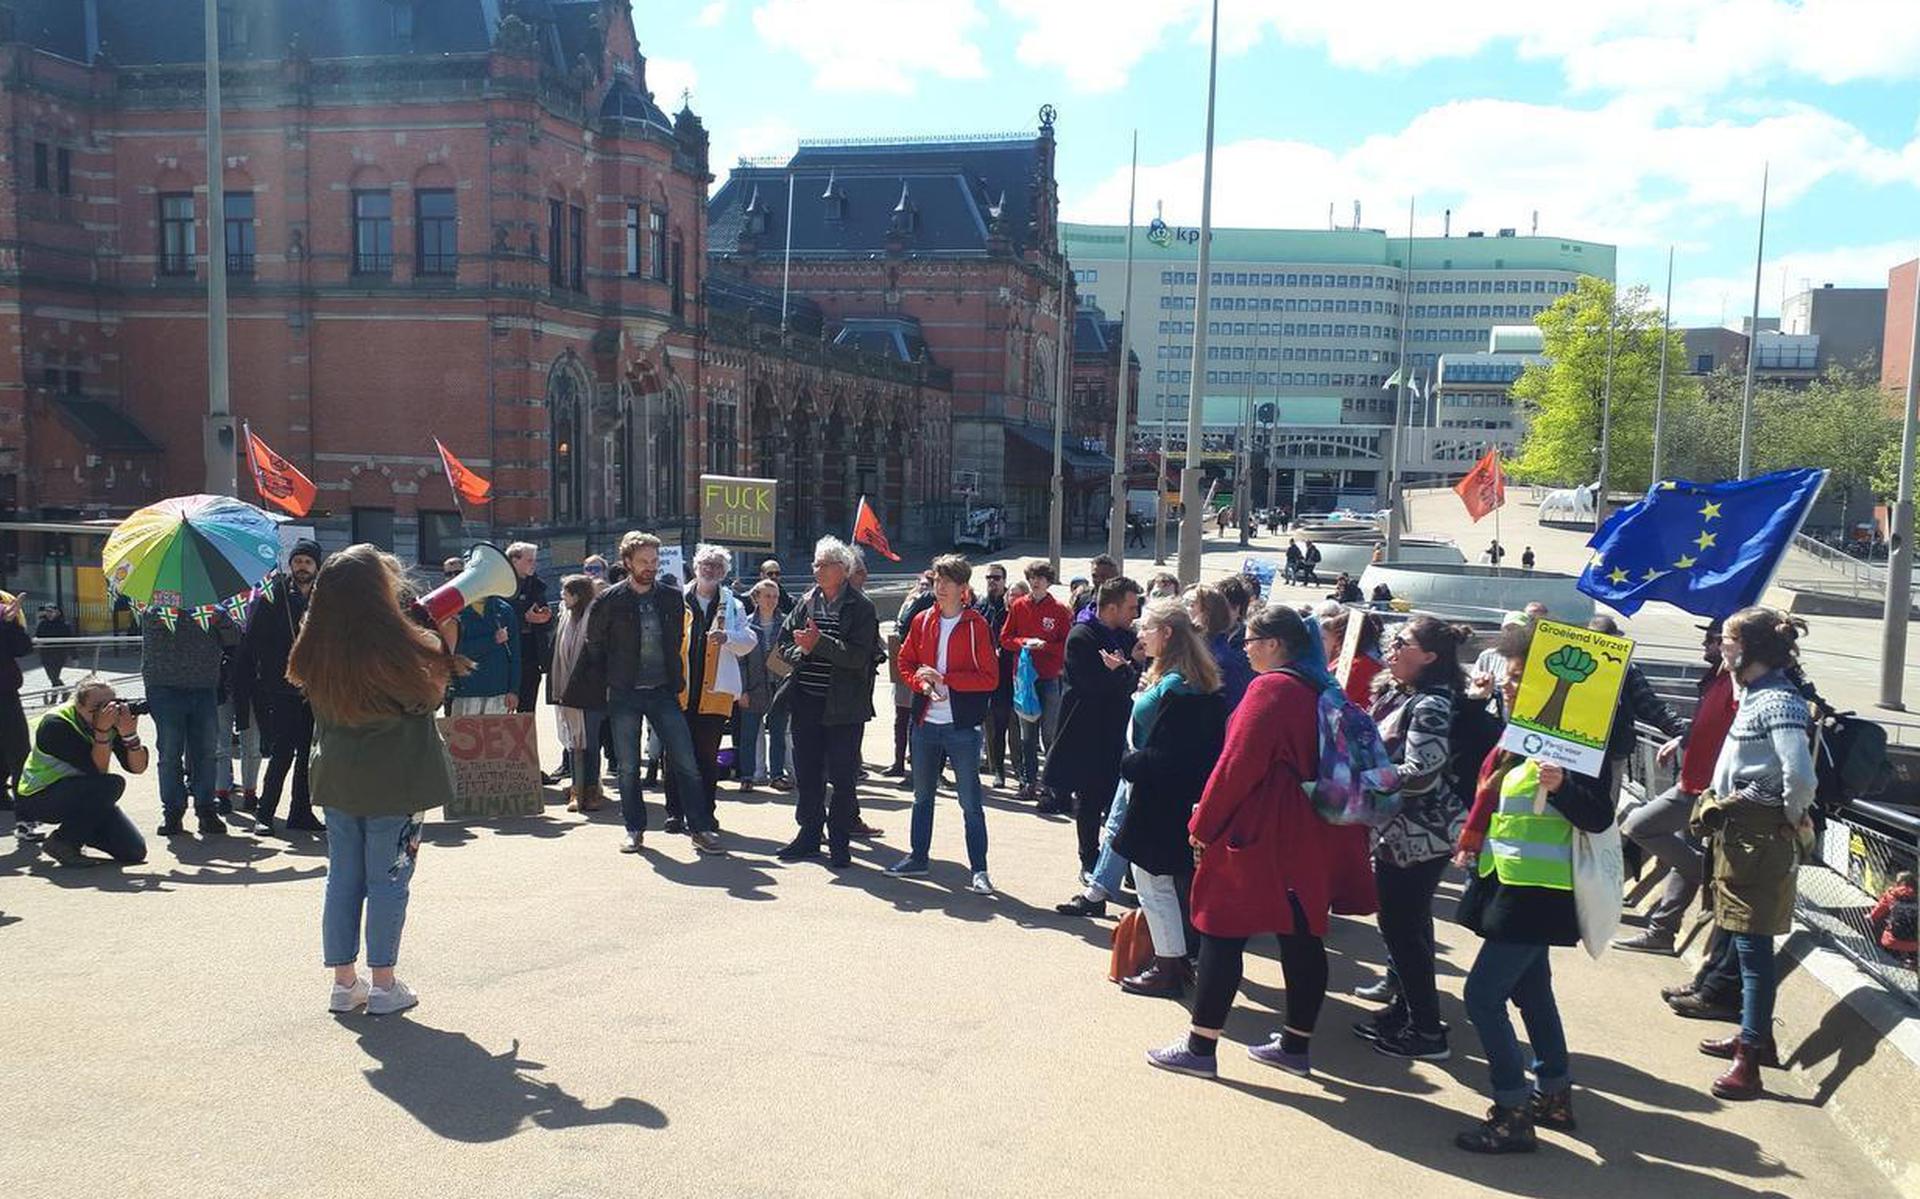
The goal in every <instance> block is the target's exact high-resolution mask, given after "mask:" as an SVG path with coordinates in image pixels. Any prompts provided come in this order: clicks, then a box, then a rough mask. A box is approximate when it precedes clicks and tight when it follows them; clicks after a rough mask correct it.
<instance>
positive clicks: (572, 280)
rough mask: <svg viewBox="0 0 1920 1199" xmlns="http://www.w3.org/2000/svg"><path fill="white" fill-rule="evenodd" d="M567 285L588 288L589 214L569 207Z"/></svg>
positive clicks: (575, 288) (581, 289) (582, 289)
mask: <svg viewBox="0 0 1920 1199" xmlns="http://www.w3.org/2000/svg"><path fill="white" fill-rule="evenodd" d="M567 285H568V286H569V287H571V288H573V290H575V291H585V290H587V214H586V213H584V212H582V211H581V210H580V209H578V208H569V209H567Z"/></svg>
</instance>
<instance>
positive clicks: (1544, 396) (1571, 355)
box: [1512, 275, 1699, 491]
mask: <svg viewBox="0 0 1920 1199" xmlns="http://www.w3.org/2000/svg"><path fill="white" fill-rule="evenodd" d="M1534 319H1535V322H1536V323H1537V324H1538V325H1539V326H1540V329H1541V331H1542V333H1543V334H1544V338H1545V343H1546V344H1545V347H1544V348H1545V352H1546V357H1547V362H1546V364H1545V365H1542V366H1530V367H1528V368H1527V370H1526V372H1525V373H1524V374H1522V375H1521V376H1520V378H1519V380H1518V381H1516V382H1515V383H1514V385H1513V395H1514V398H1515V399H1516V400H1517V401H1519V402H1520V404H1521V406H1522V408H1523V410H1524V411H1525V412H1526V413H1527V416H1528V420H1529V424H1528V428H1527V435H1526V439H1525V440H1524V441H1523V442H1522V443H1521V446H1520V455H1519V458H1518V459H1517V460H1516V461H1515V462H1514V463H1513V466H1512V473H1513V475H1514V477H1515V478H1518V479H1525V480H1528V481H1530V482H1535V483H1546V484H1552V485H1555V486H1574V485H1577V484H1582V483H1591V482H1593V481H1594V480H1595V479H1597V478H1598V477H1599V475H1600V417H1601V400H1602V396H1603V395H1604V393H1605V391H1606V378H1607V340H1608V329H1609V326H1610V325H1611V327H1612V331H1613V338H1614V353H1613V403H1612V414H1613V419H1612V439H1611V447H1610V449H1611V453H1610V467H1609V474H1608V488H1609V490H1617V491H1644V490H1646V488H1647V487H1648V485H1649V484H1650V483H1651V481H1652V479H1651V476H1652V469H1653V406H1654V397H1655V394H1656V393H1657V391H1658V389H1659V379H1660V352H1661V342H1660V310H1659V309H1658V308H1656V307H1654V306H1653V305H1652V304H1651V303H1649V301H1648V298H1647V289H1646V288H1644V287H1636V288H1632V289H1630V290H1628V291H1626V292H1625V293H1622V294H1618V295H1616V293H1615V290H1614V286H1613V284H1611V283H1609V282H1607V281H1606V280H1604V279H1597V278H1594V277H1593V276H1590V275H1587V276H1582V277H1581V279H1580V281H1579V283H1578V284H1577V285H1576V286H1575V288H1574V290H1573V291H1571V292H1568V293H1567V294H1566V295H1563V296H1561V297H1560V298H1559V299H1558V300H1555V301H1554V303H1553V306H1552V307H1550V308H1548V309H1547V310H1546V311H1545V312H1542V313H1541V314H1540V315H1539V316H1538V317H1536V318H1534ZM1666 353H1667V402H1668V406H1669V407H1668V416H1667V428H1668V429H1669V430H1671V429H1673V428H1674V427H1675V419H1676V415H1679V416H1681V417H1682V418H1684V415H1685V413H1687V412H1689V411H1691V410H1692V407H1693V404H1694V402H1695V400H1696V399H1697V396H1698V392H1699V386H1698V380H1696V379H1694V378H1692V377H1690V376H1688V375H1687V374H1686V373H1685V371H1686V344H1685V341H1684V340H1683V339H1682V338H1681V336H1680V334H1679V333H1678V332H1677V331H1676V332H1674V333H1672V334H1671V335H1670V336H1669V337H1668V339H1667V343H1666ZM1663 469H1665V468H1664V464H1663ZM1668 473H1671V472H1668Z"/></svg>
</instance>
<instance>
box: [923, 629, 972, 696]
mask: <svg viewBox="0 0 1920 1199" xmlns="http://www.w3.org/2000/svg"><path fill="white" fill-rule="evenodd" d="M965 611H966V610H965V609H961V611H959V612H956V613H954V614H953V615H952V616H942V617H941V618H940V648H939V650H938V651H937V652H936V654H935V656H934V663H933V668H934V669H935V670H937V671H939V672H940V675H941V677H942V678H945V677H946V673H947V639H948V638H950V637H952V636H953V631H954V630H955V629H957V628H959V627H960V617H961V616H962V615H964V614H965ZM927 723H928V724H952V723H953V701H952V700H951V699H950V698H949V697H948V695H947V687H946V684H944V683H942V684H941V685H940V686H939V687H938V688H936V689H935V690H934V693H933V695H932V696H931V697H929V698H928V700H927Z"/></svg>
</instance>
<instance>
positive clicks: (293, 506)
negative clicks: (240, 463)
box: [240, 422, 320, 516]
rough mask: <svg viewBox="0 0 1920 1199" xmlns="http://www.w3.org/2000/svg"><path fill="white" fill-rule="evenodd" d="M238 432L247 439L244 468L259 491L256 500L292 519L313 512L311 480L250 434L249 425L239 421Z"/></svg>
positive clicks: (314, 489) (314, 494) (314, 490)
mask: <svg viewBox="0 0 1920 1199" xmlns="http://www.w3.org/2000/svg"><path fill="white" fill-rule="evenodd" d="M240 428H241V431H242V432H243V433H245V434H246V438H247V465H248V466H250V467H252V468H253V485H254V486H255V487H257V488H259V490H260V498H261V499H264V500H266V501H267V502H268V503H270V504H275V505H277V506H279V507H281V508H284V509H286V510H287V511H288V512H290V513H292V514H293V515H294V516H305V515H306V514H307V513H308V512H310V511H312V510H313V501H314V499H315V498H316V497H318V496H319V494H320V489H319V488H317V487H315V486H314V485H313V480H312V479H309V478H307V476H305V475H303V474H301V473H300V468H298V467H296V466H295V465H294V464H293V463H291V462H288V461H287V460H286V459H285V458H282V457H281V456H280V455H278V454H276V453H274V452H273V450H272V448H271V447H269V446H268V445H267V443H266V442H264V441H262V440H260V438H259V436H258V435H257V434H255V433H254V431H253V426H251V425H249V424H246V423H244V422H242V424H241V426H240Z"/></svg>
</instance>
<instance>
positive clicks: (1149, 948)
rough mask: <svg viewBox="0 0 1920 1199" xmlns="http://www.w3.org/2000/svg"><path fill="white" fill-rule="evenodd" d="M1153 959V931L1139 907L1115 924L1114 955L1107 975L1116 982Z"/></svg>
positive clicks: (1108, 966)
mask: <svg viewBox="0 0 1920 1199" xmlns="http://www.w3.org/2000/svg"><path fill="white" fill-rule="evenodd" d="M1152 961H1153V932H1152V930H1150V929H1149V928H1147V918H1146V916H1145V914H1143V913H1142V912H1141V911H1140V910H1139V909H1138V908H1135V909H1134V910H1133V911H1131V912H1128V913H1127V914H1126V915H1124V916H1122V917H1120V923H1118V924H1116V925H1114V926H1113V956H1112V958H1111V959H1110V960H1109V961H1108V963H1107V977H1108V978H1109V979H1111V980H1113V981H1114V982H1119V981H1120V980H1121V979H1123V978H1129V977H1131V976H1133V975H1135V974H1138V973H1140V972H1141V971H1142V970H1145V969H1146V968H1147V964H1148V963H1150V962H1152Z"/></svg>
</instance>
